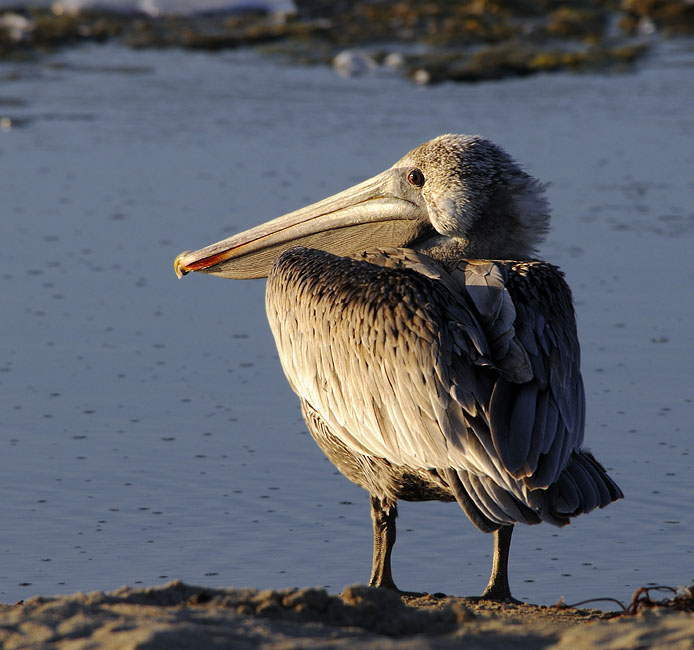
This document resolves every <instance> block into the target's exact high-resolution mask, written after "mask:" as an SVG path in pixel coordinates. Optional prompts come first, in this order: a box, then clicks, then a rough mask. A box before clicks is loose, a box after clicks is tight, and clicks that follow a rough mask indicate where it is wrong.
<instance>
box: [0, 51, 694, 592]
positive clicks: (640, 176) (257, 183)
mask: <svg viewBox="0 0 694 650" xmlns="http://www.w3.org/2000/svg"><path fill="white" fill-rule="evenodd" d="M688 48H689V49H688ZM693 63H694V52H692V50H691V46H687V45H686V44H682V43H671V44H669V45H667V46H666V47H665V48H664V49H662V50H660V51H659V53H658V54H656V55H655V56H654V57H653V58H652V59H650V60H649V61H648V62H647V63H646V64H645V65H644V66H643V67H642V68H641V69H639V70H638V71H637V72H636V73H634V74H629V75H622V76H592V75H585V76H574V75H565V74H556V75H552V76H538V77H534V78H531V79H524V80H510V81H504V82H497V83H482V84H477V85H441V86H438V87H432V88H418V87H414V86H412V85H410V84H409V83H408V82H406V81H403V80H401V79H399V78H395V77H389V76H379V75H376V76H372V77H366V78H362V79H342V78H339V77H337V76H336V75H334V73H333V72H332V71H330V70H328V69H323V68H298V67H296V68H295V67H285V66H282V65H278V64H276V63H273V62H271V61H268V60H264V59H262V58H259V57H258V56H257V55H255V54H250V53H244V52H226V53H223V54H215V55H208V54H202V53H184V52H180V51H177V50H166V51H140V52H133V51H129V50H126V49H123V48H119V47H115V46H105V47H98V46H92V47H85V48H82V49H74V50H70V51H65V52H62V53H58V54H53V55H50V56H48V57H46V58H44V59H42V60H41V61H39V62H33V63H2V64H0V78H1V79H2V85H0V117H4V118H7V119H5V120H3V122H2V124H3V125H4V130H3V131H2V132H0V165H2V174H0V196H2V220H0V241H2V250H3V256H4V260H3V264H2V271H0V276H1V279H2V289H1V291H2V293H1V294H0V296H1V298H0V301H1V302H0V304H1V305H2V316H3V330H2V331H3V336H2V339H1V340H0V400H1V404H2V408H1V410H0V477H1V479H0V480H1V481H2V492H3V499H2V505H1V506H0V517H1V520H2V533H1V534H0V599H2V600H4V601H7V602H11V601H15V600H17V599H20V598H26V597H29V596H31V595H34V594H39V593H41V594H50V593H65V592H71V591H75V590H82V591H87V590H93V589H111V588H116V587H118V586H120V585H122V584H130V585H136V584H145V585H150V584H158V583H161V582H164V581H166V580H169V579H173V578H181V579H183V580H186V581H190V582H193V583H197V584H205V585H234V586H239V587H240V586H253V587H285V586H303V585H324V586H328V587H329V588H330V589H331V590H334V591H337V590H340V589H341V588H342V587H343V586H344V585H346V584H350V583H354V582H363V581H365V580H366V579H367V578H368V574H369V568H370V556H371V524H370V518H369V509H368V500H367V495H366V493H365V492H363V491H362V490H361V489H359V488H357V487H355V486H353V485H352V484H350V483H349V482H348V481H347V480H346V479H344V478H343V477H342V476H340V475H338V474H337V473H336V471H335V470H334V468H333V467H332V465H331V464H330V463H329V462H328V461H326V460H325V459H324V458H323V456H322V454H321V452H320V451H319V450H318V448H317V447H316V445H315V444H314V443H313V442H312V440H311V439H310V437H309V436H308V434H307V433H306V431H305V428H304V425H303V423H302V420H301V416H300V413H299V407H298V402H297V400H296V398H295V396H294V395H293V393H292V392H291V390H290V388H289V386H288V385H287V383H286V381H285V379H284V377H283V375H282V371H281V369H280V365H279V362H278V360H277V356H276V353H275V350H274V345H273V342H272V339H271V335H270V332H269V328H268V326H267V323H266V320H265V313H264V295H263V294H264V284H265V283H264V281H248V282H231V281H226V280H219V279H216V278H210V277H205V276H189V277H187V278H186V279H185V280H183V281H177V280H176V277H175V276H174V274H173V267H172V264H173V259H174V257H175V255H176V254H177V253H179V252H180V251H181V250H183V249H185V248H196V247H198V246H201V245H204V244H207V243H210V242H212V241H215V240H217V239H220V238H222V237H224V236H227V235H229V234H232V233H233V232H237V231H239V230H241V229H244V228H247V227H249V226H251V225H253V224H255V223H258V222H260V221H263V220H266V219H268V218H270V217H273V216H276V215H279V214H281V213H284V212H286V211H288V210H290V209H293V208H296V207H299V206H300V205H302V204H305V203H307V202H309V201H312V200H315V199H318V198H321V197H322V196H325V195H326V194H329V193H332V192H334V191H337V190H339V189H342V188H343V187H346V186H347V185H348V184H351V183H354V182H356V181H359V180H361V179H363V178H365V177H367V176H370V175H372V174H374V173H376V172H378V171H381V170H382V169H383V168H385V167H386V166H389V165H390V164H392V162H393V161H394V160H396V159H397V158H399V157H400V156H401V155H402V154H403V153H404V152H406V151H407V150H409V149H410V148H412V147H414V146H416V145H417V144H419V143H420V142H422V141H424V140H427V139H429V138H431V137H433V136H435V135H438V134H439V133H444V132H451V131H454V132H466V133H481V134H483V135H486V136H488V137H490V138H491V139H493V140H495V141H496V142H498V143H500V144H501V145H503V146H504V147H505V148H507V150H508V151H509V152H510V153H512V155H514V156H515V157H516V158H517V159H519V160H520V161H521V162H522V163H523V164H524V166H525V167H526V169H527V170H528V171H530V172H531V173H533V174H534V175H536V176H538V177H539V178H541V179H542V180H544V181H547V182H549V183H550V185H549V188H548V194H549V197H550V199H551V202H552V205H553V207H554V220H553V231H552V234H551V236H550V238H549V240H548V242H547V244H546V245H545V246H544V248H543V251H542V254H543V257H545V258H546V259H548V260H550V261H552V262H554V263H556V264H559V265H560V266H561V267H562V268H563V269H564V270H565V271H566V274H567V278H568V280H569V282H570V284H571V286H572V288H573V290H574V294H575V300H576V304H577V310H578V319H579V328H580V336H581V341H582V345H583V370H584V379H585V383H586V389H587V399H588V416H587V431H586V441H587V445H588V446H589V447H590V448H591V449H592V450H593V451H594V452H595V454H596V456H597V457H598V458H599V459H600V460H601V461H602V462H603V463H604V464H605V465H606V466H608V467H609V468H610V469H611V474H612V476H613V477H614V478H615V479H616V480H617V481H618V483H619V484H620V485H621V487H622V488H623V490H624V492H625V493H626V495H627V498H626V499H625V500H624V501H620V502H618V503H616V504H613V505H612V506H610V507H609V508H607V509H605V510H604V511H600V512H595V513H592V514H590V515H588V516H585V517H582V518H579V519H578V520H575V521H574V522H573V523H572V525H571V526H570V527H568V528H564V529H561V530H559V529H555V528H553V527H551V526H547V525H545V526H537V527H518V530H517V532H516V535H515V539H514V546H513V550H512V556H511V581H512V587H513V588H514V593H515V595H516V596H517V597H519V598H523V599H527V600H529V601H532V602H536V603H552V602H555V601H556V600H557V599H558V598H559V597H560V596H562V595H563V596H565V598H566V600H567V602H572V601H577V600H581V599H584V598H590V597H594V596H606V595H610V596H614V597H617V598H621V599H628V598H629V597H630V595H631V593H632V592H633V590H634V589H636V588H637V587H639V586H641V585H644V584H649V583H661V584H670V585H677V584H683V583H688V582H691V581H692V579H693V578H694V548H693V547H694V544H693V543H692V539H694V517H693V516H692V508H691V498H692V490H693V489H694V479H693V478H692V477H693V476H694V471H693V470H694V467H693V465H694V464H693V462H692V455H691V451H692V434H691V426H692V425H691V422H692V416H693V415H694V404H693V402H692V400H693V399H694V381H693V378H692V369H691V358H692V357H691V355H692V352H691V351H692V349H693V344H694V341H693V335H692V327H691V323H692V321H693V320H694V308H693V306H692V305H693V304H694V294H693V293H692V286H693V283H694V256H693V255H692V252H691V251H692V248H693V244H694V202H693V201H692V195H693V193H694V177H693V176H692V168H693V166H692V162H693V161H692V157H693V156H694V147H693V146H692V143H693V142H694V137H693V136H694V116H693V114H692V112H691V110H690V109H691V105H692V101H693V100H694V83H693V82H694V72H692V71H693V70H694V67H692V64H693ZM491 545H492V539H491V537H489V536H484V535H483V534H481V533H479V532H478V531H477V530H476V529H475V528H474V527H473V526H472V524H470V523H469V522H468V521H467V519H466V517H465V516H464V514H463V513H462V512H461V511H460V509H459V508H458V507H457V506H456V505H454V504H439V503H424V504H408V503H403V504H402V505H401V507H400V519H399V537H398V544H397V546H396V550H395V556H394V573H395V577H396V580H397V582H398V584H399V586H400V587H401V588H404V589H411V590H428V591H443V592H447V593H453V594H460V595H474V594H478V593H480V592H481V590H482V589H483V587H484V585H485V584H486V580H487V577H488V572H489V568H490V552H491Z"/></svg>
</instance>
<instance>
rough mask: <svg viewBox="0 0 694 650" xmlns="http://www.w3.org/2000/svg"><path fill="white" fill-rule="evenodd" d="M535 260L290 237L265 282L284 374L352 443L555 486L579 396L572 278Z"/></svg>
mask: <svg viewBox="0 0 694 650" xmlns="http://www.w3.org/2000/svg"><path fill="white" fill-rule="evenodd" d="M535 264H536V265H538V268H535V267H534V266H533V264H531V263H528V264H526V265H518V264H516V265H515V266H514V265H513V264H512V263H505V262H504V263H499V262H478V261H474V262H470V261H468V262H461V263H459V264H458V265H457V266H456V267H455V268H453V269H448V270H447V269H445V268H444V267H443V266H441V265H440V264H438V263H437V262H435V261H434V260H432V259H431V258H428V257H427V256H424V255H420V254H417V253H415V252H413V251H408V250H404V249H392V250H383V251H374V252H369V253H365V254H364V255H363V256H362V258H361V259H351V258H343V257H337V256H334V255H331V254H329V253H325V252H322V251H317V250H313V249H291V250H290V251H287V252H285V253H283V254H282V255H281V256H280V257H279V258H278V260H277V262H276V263H275V266H274V268H273V270H272V272H271V273H270V276H269V278H268V288H267V309H268V317H269V320H270V325H271V327H272V331H273V334H274V335H275V340H276V342H277V348H278V351H279V356H280V359H281V361H282V365H283V368H284V370H285V373H286V375H287V377H288V379H289V381H290V383H291V385H292V387H293V389H294V390H295V392H297V393H298V394H299V395H300V396H301V397H302V398H303V399H304V400H306V401H307V402H308V403H309V404H310V405H311V407H312V408H313V409H315V410H316V411H317V412H318V413H319V414H320V417H321V418H322V419H323V420H324V421H325V423H326V424H327V425H328V426H329V427H330V429H331V430H332V431H333V432H334V433H335V434H336V435H338V436H339V437H340V439H341V440H342V441H343V442H344V443H345V444H346V445H347V446H348V447H349V448H350V449H352V450H353V451H354V452H356V453H360V454H367V455H372V456H378V457H381V458H385V459H386V460H388V461H389V462H391V463H393V464H396V465H409V466H411V467H416V468H426V469H433V468H458V469H464V470H466V471H467V472H470V473H471V474H474V475H478V476H485V477H489V478H491V479H492V480H493V481H494V482H495V483H497V484H498V485H500V486H512V485H514V484H517V483H518V479H522V480H523V482H524V483H526V484H527V486H528V487H529V488H534V487H546V486H547V485H549V484H551V483H552V482H553V481H554V480H555V479H556V477H557V476H558V474H559V473H560V472H561V470H562V469H563V468H564V467H565V465H566V462H567V461H568V458H569V456H570V453H571V451H572V450H573V449H575V448H576V447H577V446H579V445H580V440H581V437H582V422H583V415H582V414H583V407H582V403H583V399H582V386H581V383H580V374H579V373H578V347H577V344H576V343H575V326H574V320H573V309H572V307H571V298H570V294H569V293H568V288H567V287H566V285H565V284H564V283H563V280H562V279H561V276H560V274H559V273H558V271H556V269H554V268H553V267H551V266H549V265H544V264H541V263H535ZM540 268H541V270H540ZM547 278H551V279H552V282H553V283H554V284H552V285H551V286H547V287H546V286H544V285H545V284H546V283H547ZM556 291H559V293H561V294H562V296H561V297H562V300H558V299H557V298H556V296H554V293H556ZM562 292H563V293H562ZM564 294H566V295H564ZM567 319H568V321H567ZM565 321H566V322H565ZM578 398H580V399H578ZM577 401H578V403H579V404H580V406H579V405H577V403H576V402H577ZM512 491H514V492H516V491H517V490H515V489H513V490H512Z"/></svg>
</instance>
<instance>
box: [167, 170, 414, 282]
mask: <svg viewBox="0 0 694 650" xmlns="http://www.w3.org/2000/svg"><path fill="white" fill-rule="evenodd" d="M403 178H404V174H403V170H402V169H395V168H392V169H388V170H386V171H385V172H383V173H381V174H378V175H377V176H374V177H373V178H370V179H369V180H366V181H364V182H363V183H359V184H358V185H354V186H353V187H350V188H349V189H346V190H344V191H342V192H340V193H339V194H335V195H333V196H331V197H328V198H327V199H323V200H322V201H319V202H318V203H314V204H312V205H309V206H307V207H305V208H301V209H299V210H295V211H294V212H290V213H288V214H285V215H284V216H282V217H278V218H276V219H273V220H272V221H268V222H266V223H264V224H261V225H259V226H255V227H254V228H251V229H250V230H246V231H245V232H242V233H239V234H238V235H234V236H233V237H229V238H228V239H224V240H223V241H220V242H217V243H216V244H210V245H209V246H206V247H205V248H201V249H200V250H197V251H192V252H191V251H186V252H184V253H181V254H180V255H179V256H178V257H177V258H176V261H175V262H174V269H175V271H176V274H177V275H178V277H181V276H183V275H185V274H186V273H190V272H191V271H202V272H203V273H209V274H211V275H218V276H220V277H223V278H233V279H246V278H263V277H267V275H268V273H269V272H270V269H271V268H272V264H273V262H274V260H275V259H276V258H277V256H279V255H280V254H281V253H282V252H283V251H285V250H286V249H288V248H292V247H293V246H307V247H310V248H318V249H321V250H324V251H328V252H330V253H334V254H336V255H341V256H346V255H351V254H355V253H358V252H360V251H362V250H366V249H368V248H372V247H376V246H378V247H390V246H396V247H397V246H405V245H406V244H407V243H409V242H411V241H413V240H414V239H416V238H417V237H418V236H419V235H420V234H421V233H422V232H423V231H424V230H425V229H426V227H427V226H428V221H427V218H426V210H424V209H422V208H421V207H419V206H418V205H417V204H416V203H415V202H414V201H413V200H408V199H407V198H405V197H407V196H408V195H410V196H411V197H412V198H413V199H415V196H414V195H412V194H410V191H409V189H408V187H407V186H406V181H404V180H403Z"/></svg>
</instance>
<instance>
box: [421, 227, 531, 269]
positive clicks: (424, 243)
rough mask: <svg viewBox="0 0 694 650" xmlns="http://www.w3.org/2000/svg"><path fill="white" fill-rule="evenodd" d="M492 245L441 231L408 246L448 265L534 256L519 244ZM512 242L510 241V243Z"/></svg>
mask: <svg viewBox="0 0 694 650" xmlns="http://www.w3.org/2000/svg"><path fill="white" fill-rule="evenodd" d="M499 243H501V242H497V245H495V246H490V245H488V243H487V242H485V245H479V244H478V243H477V242H476V241H474V240H469V239H464V238H462V237H446V236H445V235H440V234H439V233H436V232H435V233H433V234H431V235H429V236H427V237H424V238H422V239H420V240H418V241H416V242H413V243H412V244H411V245H410V246H409V247H408V248H412V249H413V250H416V251H417V252H418V253H424V254H425V255H428V256H429V257H431V258H433V259H435V260H438V261H439V262H442V263H443V264H446V265H451V264H455V263H456V262H459V261H460V260H490V259H491V260H527V259H532V258H533V257H534V255H533V251H532V250H521V249H519V248H518V246H511V245H503V246H500V245H498V244H499ZM510 243H511V242H509V244H510Z"/></svg>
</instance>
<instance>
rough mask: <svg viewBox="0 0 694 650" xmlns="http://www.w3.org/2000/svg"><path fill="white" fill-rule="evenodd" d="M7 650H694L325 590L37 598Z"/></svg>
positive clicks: (630, 619)
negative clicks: (228, 649) (357, 649)
mask: <svg viewBox="0 0 694 650" xmlns="http://www.w3.org/2000/svg"><path fill="white" fill-rule="evenodd" d="M0 607H1V608H0V644H1V645H2V647H3V648H6V649H8V650H9V649H12V648H61V649H66V650H67V649H68V648H69V649H70V650H78V649H82V648H84V649H86V648H97V647H98V648H114V649H115V648H118V650H125V649H130V648H133V649H134V648H148V649H154V648H162V649H167V650H170V649H172V648H221V647H233V648H258V647H260V648H276V649H278V650H279V649H282V650H286V649H289V648H349V647H360V648H395V647H397V648H408V649H412V650H414V649H417V650H418V649H424V648H437V649H442V650H443V649H445V648H459V647H465V648H480V649H492V648H508V647H511V646H513V647H514V648H516V649H517V650H524V649H526V648H527V649H528V650H530V649H537V648H553V649H557V650H558V649H562V650H575V649H579V648H605V649H607V648H609V649H614V650H618V649H627V648H629V649H631V648H671V649H678V650H680V649H681V650H684V649H685V648H687V649H688V648H692V647H694V616H693V615H692V612H691V611H690V612H683V611H674V609H673V608H672V607H657V608H651V609H644V610H643V611H641V612H640V613H638V614H637V615H635V616H626V615H616V614H614V613H611V614H607V613H605V612H601V611H599V610H593V609H560V608H557V607H538V606H535V605H528V604H522V605H512V604H498V603H480V602H475V601H474V600H473V599H466V598H453V597H445V596H442V595H440V596H438V595H437V596H434V595H424V596H402V597H401V596H398V595H397V594H394V593H392V592H388V591H384V590H377V589H372V588H369V587H364V586H360V585H354V586H350V587H346V588H345V589H344V591H343V593H342V594H341V595H330V594H328V593H327V592H326V591H325V590H323V589H316V588H305V589H285V590H264V591H258V590H251V589H205V588H202V587H195V586H191V585H186V584H184V583H182V582H171V583H169V584H166V585H163V586H161V587H152V588H147V589H131V588H127V587H123V588H121V589H119V590H117V591H112V592H107V593H104V592H100V591H97V592H93V593H89V594H81V593H78V594H73V595H69V596H62V597H56V598H47V597H37V598H32V599H30V600H28V601H26V602H24V603H18V604H16V605H3V606H0Z"/></svg>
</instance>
